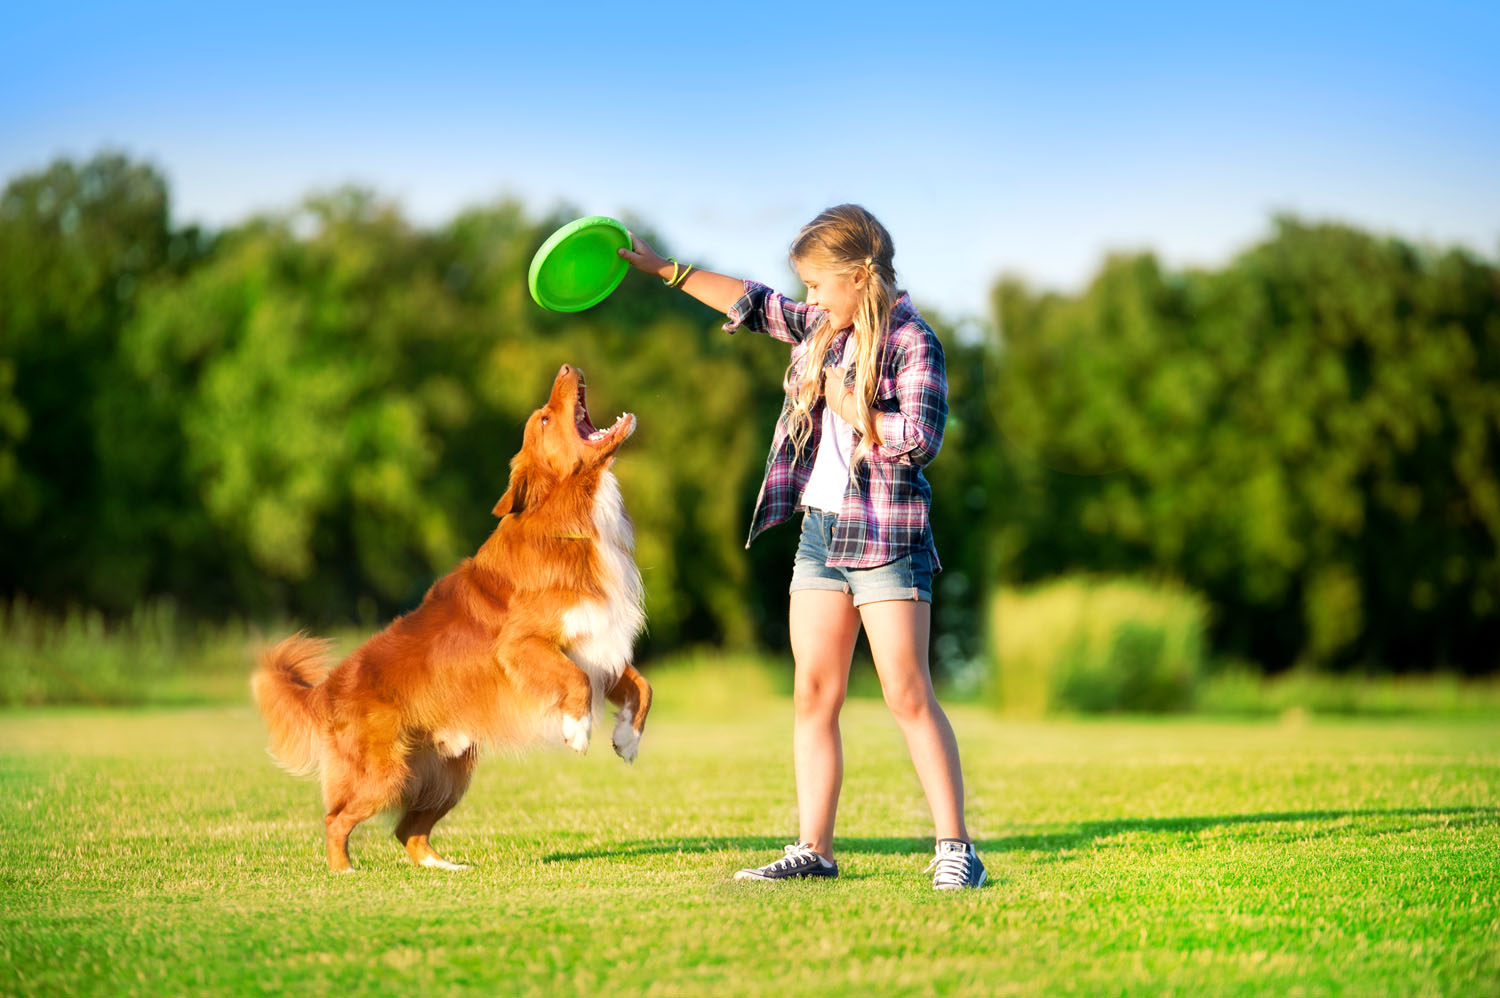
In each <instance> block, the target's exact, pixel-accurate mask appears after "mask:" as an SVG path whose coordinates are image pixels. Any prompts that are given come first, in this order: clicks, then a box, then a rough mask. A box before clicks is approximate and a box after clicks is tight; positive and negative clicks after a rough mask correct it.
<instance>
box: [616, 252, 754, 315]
mask: <svg viewBox="0 0 1500 998" xmlns="http://www.w3.org/2000/svg"><path fill="white" fill-rule="evenodd" d="M630 242H631V247H630V249H622V250H620V255H621V256H622V257H624V258H625V259H627V260H629V261H630V264H631V266H633V267H635V268H636V269H637V270H641V271H644V272H645V273H648V274H651V275H653V276H656V277H660V278H661V279H662V280H664V281H668V280H671V279H672V275H673V273H674V271H675V273H677V274H679V275H680V274H681V273H682V270H683V267H682V266H680V265H675V264H673V263H672V261H671V260H668V259H666V258H664V257H662V256H661V255H660V254H659V253H657V252H656V250H654V249H652V248H651V246H650V244H649V243H647V242H646V241H645V240H644V239H642V238H641V237H640V236H638V235H636V234H635V233H634V232H632V233H631V234H630ZM677 286H678V287H680V288H681V289H682V290H684V291H686V292H687V293H688V294H690V295H692V296H693V297H694V298H696V299H698V300H699V301H701V302H702V303H703V304H705V305H707V306H708V307H709V308H711V309H713V310H714V311H716V312H727V311H729V306H731V305H733V304H734V303H735V302H737V301H739V300H740V297H741V296H743V295H744V293H745V282H744V281H742V280H740V279H739V278H737V277H729V276H727V275H725V274H716V273H714V272H713V271H711V270H699V269H697V268H696V267H694V268H693V272H692V273H690V274H688V275H687V279H686V280H684V281H683V282H682V283H681V284H679V285H677Z"/></svg>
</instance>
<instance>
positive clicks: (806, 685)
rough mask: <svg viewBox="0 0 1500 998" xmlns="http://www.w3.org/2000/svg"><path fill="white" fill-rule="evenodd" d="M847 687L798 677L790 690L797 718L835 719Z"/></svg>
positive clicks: (826, 681) (841, 705)
mask: <svg viewBox="0 0 1500 998" xmlns="http://www.w3.org/2000/svg"><path fill="white" fill-rule="evenodd" d="M847 691H848V687H847V686H846V685H845V684H844V683H842V682H835V681H831V680H815V679H806V678H802V677H799V678H798V679H797V681H796V684H795V685H794V687H793V689H792V705H793V708H794V709H795V710H796V711H797V716H798V717H828V718H833V717H837V716H838V713H839V710H840V709H841V708H842V707H843V706H844V697H845V695H846V693H847Z"/></svg>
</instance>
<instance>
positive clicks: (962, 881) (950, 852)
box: [922, 839, 986, 891]
mask: <svg viewBox="0 0 1500 998" xmlns="http://www.w3.org/2000/svg"><path fill="white" fill-rule="evenodd" d="M934 870H936V871H937V872H936V873H933V871H934ZM922 872H924V873H932V886H933V889H934V890H939V891H956V890H962V889H963V888H965V887H983V886H984V880H985V877H986V874H985V872H984V864H983V863H981V862H980V861H979V855H978V854H977V853H975V852H974V846H973V845H972V844H970V843H968V842H965V841H964V840H963V839H938V844H937V855H936V856H934V857H932V862H931V863H928V864H927V869H926V870H924V871H922Z"/></svg>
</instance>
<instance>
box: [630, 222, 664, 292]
mask: <svg viewBox="0 0 1500 998" xmlns="http://www.w3.org/2000/svg"><path fill="white" fill-rule="evenodd" d="M620 256H621V257H623V258H624V259H626V260H628V261H630V265H631V266H632V267H634V268H635V269H636V270H640V271H644V272H645V273H647V274H652V275H654V276H656V277H660V278H661V279H662V280H666V279H667V278H669V277H671V276H672V261H670V260H668V259H667V258H666V257H664V256H662V255H661V254H659V253H657V252H656V250H654V249H652V248H651V244H650V243H648V242H646V240H644V239H642V238H641V237H640V236H638V235H636V234H635V233H634V232H632V233H630V247H629V248H628V249H627V248H624V247H622V248H621V249H620Z"/></svg>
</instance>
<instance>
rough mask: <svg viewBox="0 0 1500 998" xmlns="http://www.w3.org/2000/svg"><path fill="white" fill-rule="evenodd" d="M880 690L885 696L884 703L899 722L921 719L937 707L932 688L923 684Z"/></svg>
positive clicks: (928, 715) (904, 722)
mask: <svg viewBox="0 0 1500 998" xmlns="http://www.w3.org/2000/svg"><path fill="white" fill-rule="evenodd" d="M881 692H882V694H883V695H884V696H885V705H886V706H887V707H889V708H890V711H891V714H892V716H894V717H895V718H896V721H897V722H898V723H900V724H907V723H912V722H918V721H922V720H923V719H925V718H928V717H930V716H932V714H933V713H934V711H935V710H936V709H937V702H936V700H935V699H934V698H933V695H932V690H931V689H930V688H928V687H925V686H903V687H900V688H898V689H889V688H885V689H882V690H881Z"/></svg>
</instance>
